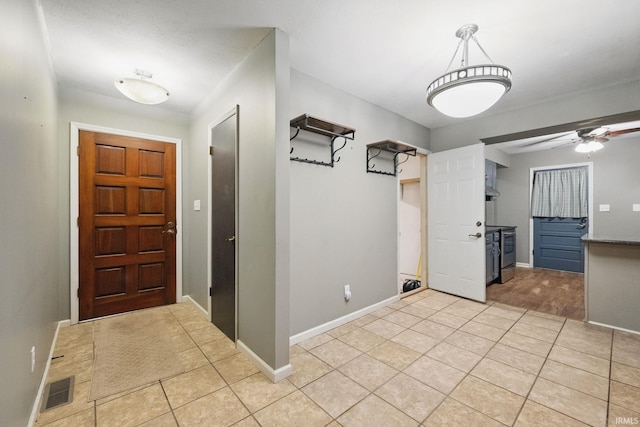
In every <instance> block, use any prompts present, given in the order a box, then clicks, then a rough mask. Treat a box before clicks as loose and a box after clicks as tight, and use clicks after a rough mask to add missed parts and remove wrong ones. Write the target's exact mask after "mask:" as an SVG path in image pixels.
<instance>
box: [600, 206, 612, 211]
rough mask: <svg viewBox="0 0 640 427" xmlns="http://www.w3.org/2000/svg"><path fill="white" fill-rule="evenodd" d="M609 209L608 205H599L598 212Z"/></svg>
mask: <svg viewBox="0 0 640 427" xmlns="http://www.w3.org/2000/svg"><path fill="white" fill-rule="evenodd" d="M610 210H611V208H610V206H609V205H600V212H609V211H610Z"/></svg>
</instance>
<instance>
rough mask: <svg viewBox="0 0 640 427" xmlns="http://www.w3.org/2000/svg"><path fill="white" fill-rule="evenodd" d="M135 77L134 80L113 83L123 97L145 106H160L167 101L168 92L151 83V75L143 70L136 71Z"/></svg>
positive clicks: (124, 79)
mask: <svg viewBox="0 0 640 427" xmlns="http://www.w3.org/2000/svg"><path fill="white" fill-rule="evenodd" d="M135 75H136V77H135V78H130V77H123V78H121V79H117V80H116V81H115V82H114V84H115V85H116V88H118V90H119V91H120V92H121V93H122V94H123V95H124V96H126V97H127V98H129V99H131V100H133V101H135V102H139V103H140V104H147V105H153V104H160V103H162V102H164V101H166V100H167V99H169V92H168V91H167V90H166V89H165V88H163V87H162V86H160V85H159V84H157V83H154V82H152V81H151V77H153V74H151V73H150V72H148V71H145V70H136V71H135Z"/></svg>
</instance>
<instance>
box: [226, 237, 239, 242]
mask: <svg viewBox="0 0 640 427" xmlns="http://www.w3.org/2000/svg"><path fill="white" fill-rule="evenodd" d="M224 240H225V241H227V242H233V241H235V240H236V236H231V237H229V238H227V239H224Z"/></svg>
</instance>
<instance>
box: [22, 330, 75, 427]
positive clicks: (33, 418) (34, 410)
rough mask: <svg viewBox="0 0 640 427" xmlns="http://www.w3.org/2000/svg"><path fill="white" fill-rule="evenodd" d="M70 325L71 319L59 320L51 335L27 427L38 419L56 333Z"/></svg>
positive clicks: (56, 339)
mask: <svg viewBox="0 0 640 427" xmlns="http://www.w3.org/2000/svg"><path fill="white" fill-rule="evenodd" d="M70 325H71V319H67V320H61V321H59V322H58V324H57V325H56V332H55V334H54V335H53V341H52V342H51V348H50V349H49V357H48V358H47V364H46V365H45V367H44V372H43V373H42V379H41V380H40V387H38V394H37V395H36V400H35V402H34V403H33V408H31V417H30V418H29V424H28V426H29V427H33V425H34V424H35V423H36V420H37V419H38V414H39V413H40V405H42V393H44V388H45V386H46V385H47V375H49V367H50V366H51V359H52V358H53V350H54V349H55V348H56V342H57V341H58V331H60V328H65V327H67V326H70Z"/></svg>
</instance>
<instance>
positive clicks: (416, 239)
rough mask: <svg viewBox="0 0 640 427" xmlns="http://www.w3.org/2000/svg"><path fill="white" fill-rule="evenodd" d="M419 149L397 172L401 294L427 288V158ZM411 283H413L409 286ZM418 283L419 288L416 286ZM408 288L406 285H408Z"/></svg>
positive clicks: (399, 291) (399, 280)
mask: <svg viewBox="0 0 640 427" xmlns="http://www.w3.org/2000/svg"><path fill="white" fill-rule="evenodd" d="M428 153H429V152H428V151H427V150H424V149H419V150H418V151H417V153H416V156H415V157H413V156H409V157H408V160H407V161H406V162H404V163H402V169H401V170H399V171H398V229H397V233H398V294H400V295H402V296H409V295H411V294H412V293H415V292H420V291H422V290H424V289H426V288H427V286H428V284H427V262H426V259H427V222H426V221H427V189H426V185H427V180H426V174H427V171H426V168H427V155H428ZM409 281H412V282H413V283H407V282H409ZM417 284H419V285H420V286H419V287H416V286H417ZM405 285H406V286H405Z"/></svg>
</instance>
